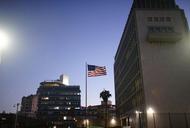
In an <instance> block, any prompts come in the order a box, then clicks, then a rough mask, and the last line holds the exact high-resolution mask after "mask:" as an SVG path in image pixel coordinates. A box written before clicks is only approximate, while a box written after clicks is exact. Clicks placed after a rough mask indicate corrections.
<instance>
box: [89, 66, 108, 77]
mask: <svg viewBox="0 0 190 128" xmlns="http://www.w3.org/2000/svg"><path fill="white" fill-rule="evenodd" d="M103 75H106V67H105V66H95V65H88V77H95V76H103Z"/></svg>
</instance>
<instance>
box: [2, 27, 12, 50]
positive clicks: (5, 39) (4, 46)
mask: <svg viewBox="0 0 190 128" xmlns="http://www.w3.org/2000/svg"><path fill="white" fill-rule="evenodd" d="M9 42H10V38H9V37H8V35H7V34H6V33H5V32H3V31H1V30H0V50H4V49H7V47H8V44H9Z"/></svg>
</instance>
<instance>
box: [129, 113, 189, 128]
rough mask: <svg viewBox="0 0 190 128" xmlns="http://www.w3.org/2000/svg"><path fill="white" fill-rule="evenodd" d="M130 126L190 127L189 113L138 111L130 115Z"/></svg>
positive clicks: (158, 127) (154, 127) (136, 127)
mask: <svg viewBox="0 0 190 128" xmlns="http://www.w3.org/2000/svg"><path fill="white" fill-rule="evenodd" d="M127 124H129V125H130V128H190V113H152V114H146V115H145V114H143V113H138V114H134V115H130V117H129V122H128V123H127Z"/></svg>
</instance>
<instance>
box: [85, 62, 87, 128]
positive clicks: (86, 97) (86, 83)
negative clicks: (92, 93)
mask: <svg viewBox="0 0 190 128" xmlns="http://www.w3.org/2000/svg"><path fill="white" fill-rule="evenodd" d="M85 66H86V69H85V70H86V71H85V72H86V79H85V107H86V112H85V122H86V128H87V94H88V93H87V89H88V88H87V77H88V76H87V72H88V69H87V66H88V64H87V63H86V64H85Z"/></svg>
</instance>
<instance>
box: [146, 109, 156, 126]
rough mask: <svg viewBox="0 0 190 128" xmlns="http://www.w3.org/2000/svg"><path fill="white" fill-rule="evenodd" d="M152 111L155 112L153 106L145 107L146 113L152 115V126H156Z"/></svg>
mask: <svg viewBox="0 0 190 128" xmlns="http://www.w3.org/2000/svg"><path fill="white" fill-rule="evenodd" d="M154 113H155V111H154V109H153V108H151V107H150V108H148V109H147V114H148V115H152V118H153V124H154V128H156V121H155V116H154Z"/></svg>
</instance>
